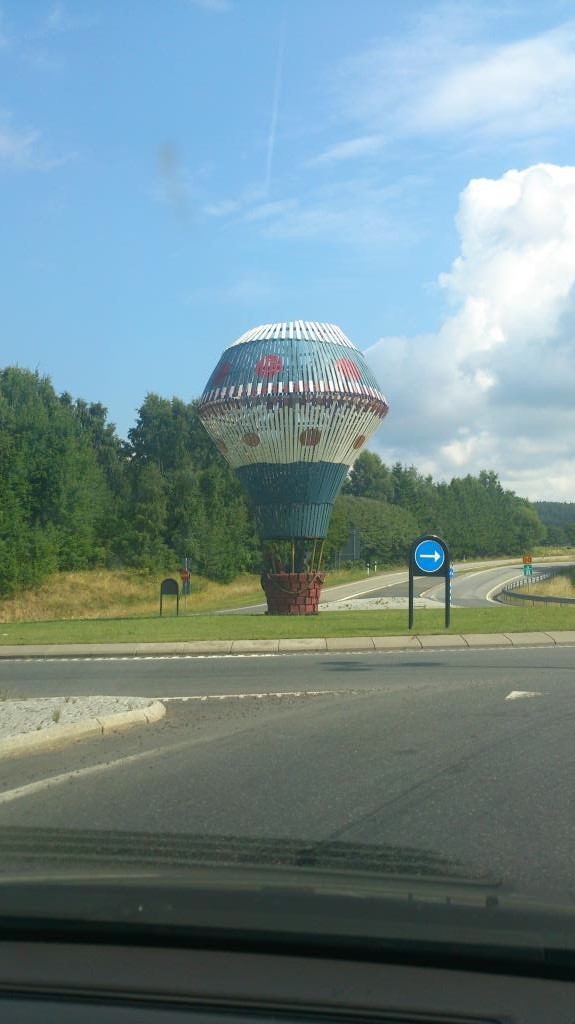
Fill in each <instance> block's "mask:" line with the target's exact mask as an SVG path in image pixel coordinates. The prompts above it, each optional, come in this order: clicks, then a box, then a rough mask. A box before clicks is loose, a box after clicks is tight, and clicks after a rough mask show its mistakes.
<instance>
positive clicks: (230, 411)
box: [199, 320, 388, 539]
mask: <svg viewBox="0 0 575 1024" xmlns="http://www.w3.org/2000/svg"><path fill="white" fill-rule="evenodd" d="M387 411H388V406H387V402H386V400H385V398H384V397H383V395H382V393H381V391H380V390H379V387H378V384H377V381H376V380H375V377H374V375H373V373H372V371H371V370H370V368H369V367H368V365H367V363H366V361H365V359H364V357H363V355H362V353H361V352H360V351H359V350H358V349H357V348H356V347H355V345H353V344H352V342H351V341H350V340H349V338H347V337H346V336H345V334H344V333H343V331H341V330H340V328H339V327H337V326H336V325H335V324H323V323H315V322H310V321H301V320H298V321H292V322H291V323H277V324H264V325H263V326H261V327H255V328H253V329H252V330H250V331H248V332H247V333H246V334H243V335H242V336H241V337H240V338H238V340H237V341H235V342H234V343H233V344H232V345H230V346H229V348H227V349H226V350H225V352H224V353H223V354H222V356H221V358H220V361H219V363H218V364H217V366H216V368H215V370H214V372H213V373H212V375H211V377H210V379H209V381H208V384H207V386H206V389H205V391H204V393H203V395H202V398H201V402H200V407H199V415H200V417H201V419H202V422H203V424H204V426H205V427H206V429H207V431H208V433H209V434H210V435H211V437H212V438H213V440H214V442H215V444H216V445H217V447H218V448H219V450H220V451H221V452H222V454H223V455H224V456H225V458H226V459H227V460H228V462H229V463H230V465H231V466H233V468H234V469H235V470H236V472H237V473H238V476H239V478H240V480H241V481H242V483H243V485H244V487H245V489H246V490H247V492H248V494H249V496H250V498H251V500H252V503H253V506H254V509H255V515H256V520H257V524H258V528H259V531H260V536H261V537H262V538H263V539H272V538H273V539H287V538H290V539H296V538H309V539H312V538H313V539H316V538H322V537H325V535H326V533H327V529H328V526H329V519H330V516H331V511H332V508H333V503H334V501H335V498H336V496H337V493H338V491H339V489H340V487H341V485H342V483H343V480H344V479H345V476H346V473H347V471H348V469H349V467H350V465H351V464H352V463H353V461H354V460H355V459H356V458H357V455H358V453H359V452H360V451H361V449H362V448H363V446H364V445H365V443H366V441H367V440H368V439H369V437H370V436H371V434H372V433H373V432H374V431H375V430H376V429H377V427H378V426H379V424H380V423H381V421H382V420H383V418H384V417H385V416H386V414H387Z"/></svg>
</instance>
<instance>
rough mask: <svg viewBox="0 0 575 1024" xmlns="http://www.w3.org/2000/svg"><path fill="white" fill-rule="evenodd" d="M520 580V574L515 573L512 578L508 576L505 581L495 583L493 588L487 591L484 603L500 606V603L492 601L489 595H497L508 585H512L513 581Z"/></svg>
mask: <svg viewBox="0 0 575 1024" xmlns="http://www.w3.org/2000/svg"><path fill="white" fill-rule="evenodd" d="M521 578H522V574H521V573H519V572H516V573H515V575H514V576H508V578H507V579H505V580H500V581H499V583H496V584H495V586H494V587H492V588H491V590H488V591H487V593H486V595H485V600H486V601H491V604H501V601H494V600H493V597H492V596H491V595H492V594H498V593H499V591H500V590H503V588H504V587H506V586H507V584H508V583H512V582H513V580H518V579H521Z"/></svg>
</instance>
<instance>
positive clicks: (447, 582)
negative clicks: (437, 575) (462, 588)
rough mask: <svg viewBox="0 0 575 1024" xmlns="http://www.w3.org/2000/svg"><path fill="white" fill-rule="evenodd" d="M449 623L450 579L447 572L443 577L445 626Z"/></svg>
mask: <svg viewBox="0 0 575 1024" xmlns="http://www.w3.org/2000/svg"><path fill="white" fill-rule="evenodd" d="M450 625H451V580H450V578H449V574H448V575H447V576H446V577H445V628H446V629H449V627H450Z"/></svg>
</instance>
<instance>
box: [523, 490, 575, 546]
mask: <svg viewBox="0 0 575 1024" xmlns="http://www.w3.org/2000/svg"><path fill="white" fill-rule="evenodd" d="M533 507H534V508H535V510H536V511H537V513H538V515H539V518H540V519H541V522H542V523H544V525H545V527H546V535H547V539H548V542H549V544H553V545H557V546H563V545H565V544H568V545H571V546H573V545H575V502H573V501H534V502H533Z"/></svg>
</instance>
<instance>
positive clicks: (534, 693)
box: [505, 690, 542, 700]
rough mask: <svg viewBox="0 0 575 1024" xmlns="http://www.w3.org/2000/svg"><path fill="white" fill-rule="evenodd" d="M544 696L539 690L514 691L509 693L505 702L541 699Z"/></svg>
mask: <svg viewBox="0 0 575 1024" xmlns="http://www.w3.org/2000/svg"><path fill="white" fill-rule="evenodd" d="M541 696H542V694H541V693H540V691H539V690H512V691H511V693H508V694H507V696H506V698H505V700H521V698H522V697H541Z"/></svg>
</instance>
